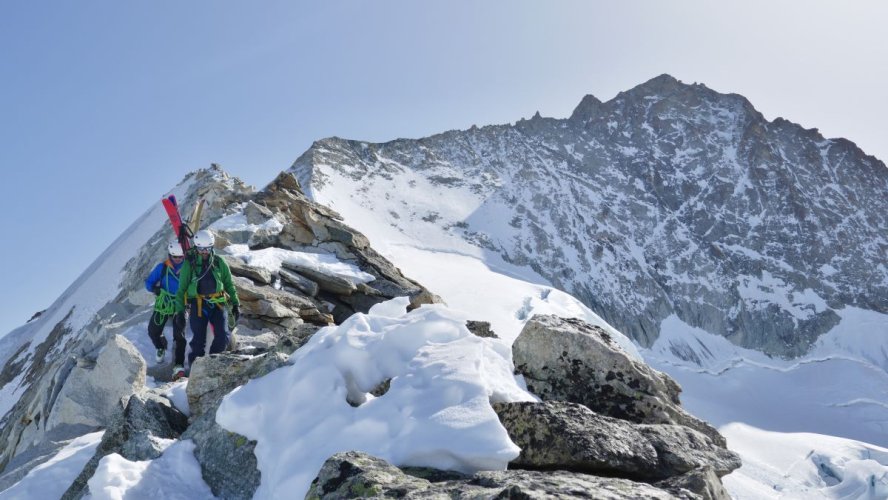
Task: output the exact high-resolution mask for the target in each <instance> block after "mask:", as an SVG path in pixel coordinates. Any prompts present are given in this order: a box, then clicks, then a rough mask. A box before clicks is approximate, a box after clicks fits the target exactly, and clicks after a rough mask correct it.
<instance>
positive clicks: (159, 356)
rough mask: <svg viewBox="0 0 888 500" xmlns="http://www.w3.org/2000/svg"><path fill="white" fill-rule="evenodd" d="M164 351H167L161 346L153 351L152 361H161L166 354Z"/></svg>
mask: <svg viewBox="0 0 888 500" xmlns="http://www.w3.org/2000/svg"><path fill="white" fill-rule="evenodd" d="M166 352H167V350H166V349H164V348H163V347H161V348H160V349H158V350H157V352H156V353H154V362H155V363H162V362H163V357H164V356H165V355H166Z"/></svg>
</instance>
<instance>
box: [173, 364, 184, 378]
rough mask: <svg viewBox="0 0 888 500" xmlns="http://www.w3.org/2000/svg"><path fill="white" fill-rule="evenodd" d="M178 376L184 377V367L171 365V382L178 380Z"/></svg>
mask: <svg viewBox="0 0 888 500" xmlns="http://www.w3.org/2000/svg"><path fill="white" fill-rule="evenodd" d="M180 378H185V367H183V366H175V367H173V382H175V381H176V380H179V379H180Z"/></svg>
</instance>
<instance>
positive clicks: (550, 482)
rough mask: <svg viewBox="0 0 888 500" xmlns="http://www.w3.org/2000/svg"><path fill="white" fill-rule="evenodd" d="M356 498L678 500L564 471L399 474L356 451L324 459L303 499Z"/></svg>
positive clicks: (415, 471)
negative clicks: (639, 499) (644, 499)
mask: <svg viewBox="0 0 888 500" xmlns="http://www.w3.org/2000/svg"><path fill="white" fill-rule="evenodd" d="M359 497H363V498H366V497H373V498H414V499H420V498H429V499H433V498H434V499H446V498H596V499H605V500H614V499H636V498H650V499H671V498H680V497H675V496H673V495H672V494H671V493H669V492H668V491H666V490H662V489H658V488H656V487H654V486H651V485H648V484H645V483H636V482H633V481H629V480H626V479H618V478H605V477H597V476H590V475H586V474H577V473H571V472H564V471H552V472H539V471H520V470H509V471H483V472H478V473H476V474H474V475H472V476H468V475H463V474H459V473H454V472H443V471H435V470H434V469H422V468H414V467H410V468H404V469H403V470H402V469H399V468H398V467H395V466H393V465H391V464H389V463H388V462H386V461H385V460H382V459H379V458H376V457H373V456H371V455H368V454H366V453H361V452H356V451H349V452H343V453H337V454H335V455H333V456H332V457H330V458H329V459H327V461H326V462H324V465H323V466H322V467H321V470H320V472H319V473H318V477H317V478H316V479H315V480H314V481H313V482H312V485H311V488H310V489H309V491H308V493H307V494H306V495H305V498H307V499H320V498H324V499H345V498H359ZM685 498H687V497H685Z"/></svg>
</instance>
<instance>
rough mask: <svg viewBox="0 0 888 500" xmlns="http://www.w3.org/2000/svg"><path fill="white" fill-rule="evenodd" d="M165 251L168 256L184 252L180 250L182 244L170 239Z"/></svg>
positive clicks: (177, 255) (178, 255)
mask: <svg viewBox="0 0 888 500" xmlns="http://www.w3.org/2000/svg"><path fill="white" fill-rule="evenodd" d="M167 253H168V254H170V257H184V256H185V252H183V251H182V245H180V244H179V242H178V241H176V240H170V244H169V245H167Z"/></svg>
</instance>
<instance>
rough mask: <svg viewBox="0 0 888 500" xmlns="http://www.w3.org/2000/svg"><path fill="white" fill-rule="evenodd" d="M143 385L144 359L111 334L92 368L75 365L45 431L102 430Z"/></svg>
mask: <svg viewBox="0 0 888 500" xmlns="http://www.w3.org/2000/svg"><path fill="white" fill-rule="evenodd" d="M144 386H145V360H144V359H142V356H141V355H140V354H139V351H138V350H137V349H136V346H134V345H133V344H132V343H131V342H130V341H129V340H127V339H126V338H124V337H122V336H120V335H114V336H113V337H111V339H110V340H109V341H108V343H107V344H105V347H104V348H103V349H102V351H101V352H100V353H99V356H98V358H96V362H95V365H93V366H82V365H78V366H75V367H74V368H73V369H72V370H71V374H70V375H69V376H68V378H67V380H65V385H64V386H63V387H62V389H61V391H60V392H59V396H58V398H57V399H56V402H55V406H54V407H53V410H52V412H51V413H50V415H49V419H48V421H47V428H48V429H54V428H58V427H61V426H68V425H70V426H84V427H87V428H99V427H106V426H107V425H108V423H109V420H108V419H109V418H110V417H111V416H112V415H114V413H115V410H117V409H118V408H119V407H121V405H122V404H123V402H125V401H126V400H127V398H129V396H130V395H131V394H133V393H135V392H136V391H138V390H139V389H140V388H142V387H144Z"/></svg>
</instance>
